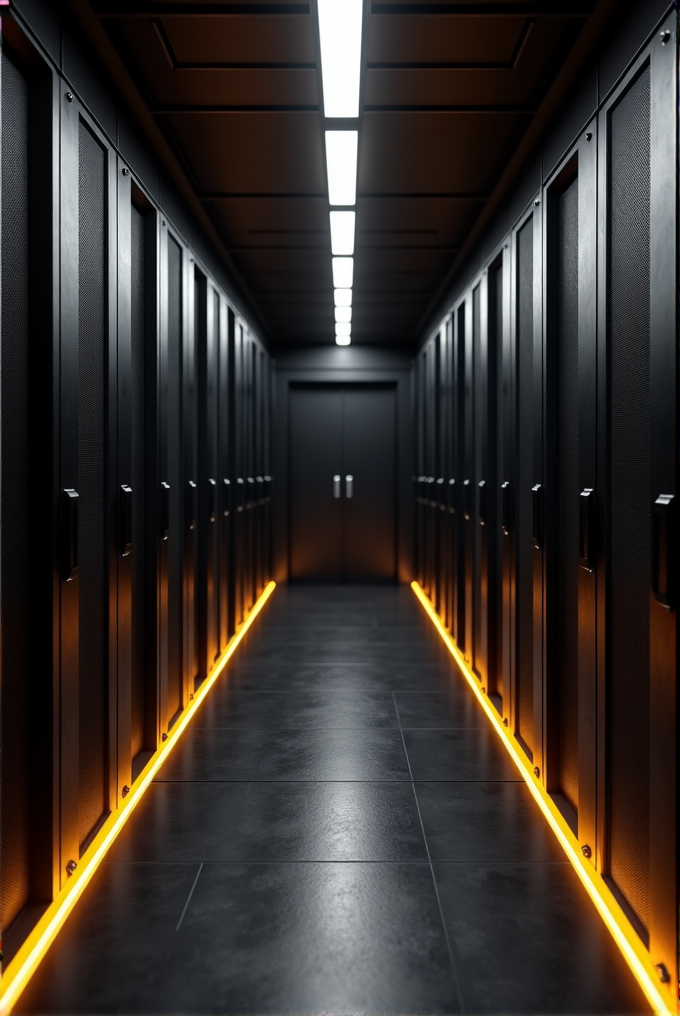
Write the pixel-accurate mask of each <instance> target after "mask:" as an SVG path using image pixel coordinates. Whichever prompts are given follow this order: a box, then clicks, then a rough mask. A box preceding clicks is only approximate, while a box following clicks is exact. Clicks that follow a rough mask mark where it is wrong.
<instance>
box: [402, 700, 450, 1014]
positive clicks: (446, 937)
mask: <svg viewBox="0 0 680 1016" xmlns="http://www.w3.org/2000/svg"><path fill="white" fill-rule="evenodd" d="M392 699H393V700H394V711H395V712H396V714H397V721H398V723H399V731H400V733H401V742H402V744H403V746H404V755H405V757H406V765H407V766H408V772H409V777H410V780H411V788H412V790H413V800H414V801H415V805H416V811H417V813H418V821H419V822H420V829H421V832H422V834H423V842H424V844H425V853H426V854H427V863H428V865H429V868H430V875H431V876H432V885H433V887H434V894H435V898H436V900H437V907H438V908H439V919H440V921H441V922H442V930H443V932H444V940H445V942H446V949H447V952H448V954H449V963H450V965H451V974H452V980H453V985H454V989H455V992H456V1001H457V1003H458V1011H459V1012H460V1013H463V1012H464V1011H465V1009H464V1006H463V993H462V991H461V987H460V982H459V980H458V971H457V969H456V961H455V958H454V955H453V946H452V944H451V939H450V936H449V930H448V928H447V927H446V921H445V920H444V910H443V907H442V901H441V899H440V897H439V887H438V886H437V879H436V878H435V875H434V867H433V866H432V858H431V857H430V847H429V845H428V842H427V836H426V835H425V824H424V823H423V816H422V815H421V813H420V804H419V803H418V795H417V794H416V785H415V780H414V779H413V772H412V770H411V760H410V758H409V757H408V751H407V748H406V739H405V737H404V731H403V730H402V728H401V718H400V716H399V707H398V706H397V700H396V698H395V695H394V692H392Z"/></svg>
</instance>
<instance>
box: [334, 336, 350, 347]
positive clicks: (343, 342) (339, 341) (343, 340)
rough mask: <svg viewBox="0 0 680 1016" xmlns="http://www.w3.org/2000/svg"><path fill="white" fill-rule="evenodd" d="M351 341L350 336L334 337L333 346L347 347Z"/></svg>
mask: <svg viewBox="0 0 680 1016" xmlns="http://www.w3.org/2000/svg"><path fill="white" fill-rule="evenodd" d="M351 341H352V336H351V335H336V336H335V344H336V346H349V344H350V342H351Z"/></svg>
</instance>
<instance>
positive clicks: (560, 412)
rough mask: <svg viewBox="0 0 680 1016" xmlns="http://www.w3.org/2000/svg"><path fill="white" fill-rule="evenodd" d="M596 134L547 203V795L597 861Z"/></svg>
mask: <svg viewBox="0 0 680 1016" xmlns="http://www.w3.org/2000/svg"><path fill="white" fill-rule="evenodd" d="M596 133H597V131H596V125H595V124H591V125H590V126H589V127H588V129H587V131H585V132H584V133H583V136H582V137H581V138H580V140H579V142H578V143H577V145H576V147H575V149H574V151H572V153H570V155H569V156H568V157H567V159H566V161H565V164H564V165H563V166H562V167H560V168H559V170H558V171H557V173H556V174H555V177H554V179H553V180H552V181H551V182H550V183H549V185H548V187H547V188H546V191H545V195H544V207H545V216H544V238H545V250H546V261H545V285H544V293H545V315H546V330H545V363H546V391H547V392H548V393H549V395H548V398H546V400H545V426H546V432H547V433H548V434H549V435H550V438H551V440H550V447H551V451H550V453H548V452H547V448H546V456H547V457H546V462H545V476H546V493H547V496H546V532H545V539H546V553H545V582H546V653H545V674H546V691H545V699H544V703H545V731H546V733H545V736H546V752H545V766H544V768H545V783H546V787H547V789H548V790H549V791H550V792H551V794H552V795H553V797H554V798H555V800H556V801H557V803H558V806H559V807H560V808H561V810H562V812H563V814H564V816H565V818H567V820H568V821H569V823H570V825H571V827H572V829H573V830H574V832H575V833H578V836H579V839H580V840H581V841H582V844H583V846H584V848H587V851H588V850H589V851H590V856H594V853H593V852H594V850H595V843H596V839H595V837H596V829H595V819H596V814H595V789H596V787H595V773H596V754H595V706H596V701H595V663H596V661H595V620H596V618H595V602H596V600H595V592H596V587H595V566H596V557H595V555H596V533H595V531H596V524H597V517H596V497H597V482H596V480H597V476H596V467H597V457H596V449H597V442H596V440H595V435H596V432H597V430H596V405H597V399H596V377H597V354H596V348H597V347H596V324H597V315H596V281H597V279H596V261H597V258H596V255H597V245H596V228H597V217H596V189H597V187H596V185H597V147H596V144H597V142H596V138H595V136H596Z"/></svg>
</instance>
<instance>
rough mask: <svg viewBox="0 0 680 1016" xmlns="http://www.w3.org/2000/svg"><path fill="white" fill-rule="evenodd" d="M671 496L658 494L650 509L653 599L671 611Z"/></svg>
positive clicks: (672, 507) (672, 554)
mask: <svg viewBox="0 0 680 1016" xmlns="http://www.w3.org/2000/svg"><path fill="white" fill-rule="evenodd" d="M674 509H675V504H674V498H673V495H672V494H659V496H658V497H657V499H656V501H655V502H654V505H653V507H652V584H653V592H654V599H655V600H656V601H657V603H660V604H661V606H662V607H665V608H666V610H672V609H673V593H674V592H675V590H674V588H673V587H674V583H673V567H674V550H675V547H674V542H675V541H674V536H675V533H674V528H675V527H674V525H673V521H674V520H673V513H674Z"/></svg>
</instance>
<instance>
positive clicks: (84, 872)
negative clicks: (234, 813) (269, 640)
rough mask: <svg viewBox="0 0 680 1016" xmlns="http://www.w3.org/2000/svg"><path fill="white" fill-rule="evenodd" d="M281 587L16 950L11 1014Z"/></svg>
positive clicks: (5, 998)
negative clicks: (216, 684) (109, 852)
mask: <svg viewBox="0 0 680 1016" xmlns="http://www.w3.org/2000/svg"><path fill="white" fill-rule="evenodd" d="M275 588H276V583H275V582H270V583H269V584H268V585H267V586H266V587H265V589H264V590H263V592H262V594H261V595H260V597H259V599H258V601H257V603H256V604H255V606H254V607H253V609H252V610H251V611H250V613H249V615H248V617H247V618H246V620H245V621H244V622H243V624H242V625H241V627H240V628H239V630H238V632H237V633H236V634H235V635H234V636H233V637H232V639H231V641H230V642H229V645H228V646H227V648H226V649H225V651H224V653H223V655H222V657H221V659H220V660H218V662H217V663H216V664H215V669H214V670H213V671H212V673H211V674H210V675H209V676H208V677H207V678H206V679H205V681H204V682H203V684H202V685H201V686H200V688H199V689H198V691H196V693H195V694H194V698H193V700H192V701H191V702H189V703H188V705H187V706H186V708H185V710H184V712H183V713H182V714H181V716H180V717H179V719H178V720H177V722H176V723H175V724H174V726H173V727H172V729H171V730H170V731H169V732H168V739H167V741H164V742H162V744H161V745H160V746H159V747H158V750H157V751H156V752H155V754H154V755H153V756H152V758H151V759H150V760H149V762H148V763H147V765H146V766H145V768H144V769H143V770H142V772H141V773H140V775H139V777H138V778H137V780H136V781H135V783H134V784H133V785H132V788H131V790H130V793H129V794H128V795H127V797H125V798H124V799H123V801H122V803H121V805H120V807H119V808H118V810H117V811H115V812H113V814H112V815H111V816H110V817H109V819H108V820H107V821H106V822H105V823H104V825H103V827H102V828H101V829H100V831H99V833H98V834H97V836H96V837H95V838H94V840H93V841H92V843H91V844H90V846H89V847H88V849H87V850H86V851H85V853H84V854H83V856H82V857H81V858H80V860H79V861H78V868H77V870H76V872H75V873H74V874H73V875H72V876H71V877H70V879H69V880H68V882H67V883H66V885H65V887H64V888H63V890H62V891H61V893H60V894H59V896H57V898H56V899H55V900H54V902H53V903H52V904H51V905H50V906H49V907H48V908H47V910H46V911H45V913H44V914H43V916H42V917H41V918H40V920H39V921H38V923H37V924H36V926H35V928H34V929H33V930H32V932H31V933H30V935H29V936H28V937H27V939H26V940H25V942H24V943H23V945H22V946H21V948H20V949H19V951H18V952H17V954H16V956H14V958H13V959H12V961H11V962H10V963H9V964H8V965H7V967H6V969H5V970H3V972H2V980H0V1014H1V1016H8V1014H9V1013H11V1011H12V1009H13V1007H14V1006H15V1005H16V1003H17V1001H18V999H19V997H20V995H21V993H22V991H23V990H24V989H25V987H26V985H27V984H28V982H29V981H30V979H31V977H32V976H33V974H34V973H35V971H36V969H37V968H38V966H39V964H40V961H41V960H42V958H43V957H44V955H45V953H46V952H47V950H48V949H49V947H50V945H51V944H52V942H53V941H54V939H55V938H56V936H57V933H58V932H59V930H60V929H61V927H62V925H63V924H64V921H65V920H66V918H67V917H68V915H69V914H70V913H71V911H72V910H73V907H74V906H75V904H76V902H77V901H78V899H79V898H80V896H81V894H82V893H83V890H84V889H85V887H86V886H87V884H88V882H89V881H90V879H91V878H92V876H93V875H94V873H95V871H96V870H97V868H98V867H99V865H100V864H101V862H102V861H103V859H104V857H105V855H106V852H107V851H108V849H109V847H110V846H111V844H112V843H113V841H114V840H115V839H116V837H117V836H118V834H119V833H120V831H121V829H122V828H123V826H124V825H125V823H126V822H127V820H128V819H129V818H130V815H131V814H132V812H133V811H134V810H135V808H136V807H137V805H138V804H139V801H140V800H141V798H142V797H143V795H144V794H145V792H146V791H147V789H148V787H149V785H150V784H151V782H152V781H153V779H154V777H155V776H156V773H157V772H158V770H159V769H160V767H161V766H162V765H163V763H164V762H165V760H166V759H167V757H168V755H169V754H170V752H171V751H172V750H173V748H174V747H175V745H176V744H177V743H178V741H179V739H180V737H181V736H182V734H183V732H184V730H185V729H186V727H187V726H188V725H189V723H191V721H192V719H193V718H194V716H195V715H196V711H197V710H198V709H199V708H200V706H201V703H202V702H203V700H204V699H205V697H206V696H207V694H208V692H209V691H210V689H211V688H212V686H213V685H214V683H215V681H216V680H217V678H218V677H219V676H220V674H221V673H222V671H223V670H224V668H225V666H226V664H227V662H228V661H229V660H230V659H231V657H232V656H233V654H234V652H235V650H236V649H237V648H238V646H239V644H240V642H241V639H242V638H243V636H244V635H245V634H246V632H247V631H248V629H249V628H250V626H251V625H252V623H253V621H254V620H255V618H256V617H257V615H258V614H259V613H260V611H261V610H262V608H263V607H264V605H265V603H266V602H267V600H268V599H269V597H270V596H271V594H272V593H273V592H274V589H275Z"/></svg>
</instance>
